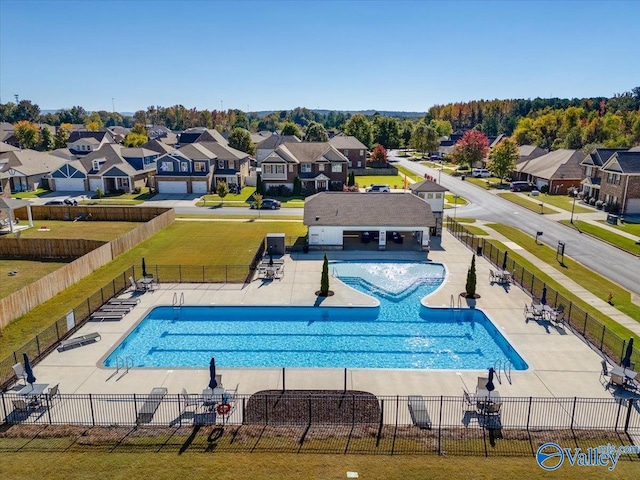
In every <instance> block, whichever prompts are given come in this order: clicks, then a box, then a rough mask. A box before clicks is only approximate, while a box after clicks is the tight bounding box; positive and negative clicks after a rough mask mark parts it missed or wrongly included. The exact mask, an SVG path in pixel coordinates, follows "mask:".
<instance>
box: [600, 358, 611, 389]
mask: <svg viewBox="0 0 640 480" xmlns="http://www.w3.org/2000/svg"><path fill="white" fill-rule="evenodd" d="M600 364H601V365H602V370H601V371H600V383H601V384H602V385H603V386H604V387H605V388H608V387H609V383H610V382H611V378H608V377H610V375H609V366H608V365H607V361H606V360H602V362H600Z"/></svg>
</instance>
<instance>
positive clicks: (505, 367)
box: [493, 358, 513, 385]
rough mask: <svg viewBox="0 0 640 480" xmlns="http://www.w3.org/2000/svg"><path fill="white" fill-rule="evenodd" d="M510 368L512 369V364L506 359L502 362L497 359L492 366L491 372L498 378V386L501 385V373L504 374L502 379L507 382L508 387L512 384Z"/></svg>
mask: <svg viewBox="0 0 640 480" xmlns="http://www.w3.org/2000/svg"><path fill="white" fill-rule="evenodd" d="M511 367H513V364H512V363H511V360H509V359H508V358H505V359H504V360H503V359H501V358H498V359H497V360H496V361H495V363H494V364H493V370H494V371H495V373H496V377H497V378H498V382H500V384H502V373H504V377H505V378H506V379H507V381H508V382H509V385H511V384H512V382H511Z"/></svg>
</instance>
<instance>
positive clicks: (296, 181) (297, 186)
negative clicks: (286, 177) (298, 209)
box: [293, 175, 302, 197]
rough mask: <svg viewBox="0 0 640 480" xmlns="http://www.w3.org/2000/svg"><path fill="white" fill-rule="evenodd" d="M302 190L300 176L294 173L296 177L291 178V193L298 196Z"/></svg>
mask: <svg viewBox="0 0 640 480" xmlns="http://www.w3.org/2000/svg"><path fill="white" fill-rule="evenodd" d="M301 191H302V182H300V177H299V176H298V175H296V178H294V179H293V195H294V196H296V197H297V196H299V195H300V192H301Z"/></svg>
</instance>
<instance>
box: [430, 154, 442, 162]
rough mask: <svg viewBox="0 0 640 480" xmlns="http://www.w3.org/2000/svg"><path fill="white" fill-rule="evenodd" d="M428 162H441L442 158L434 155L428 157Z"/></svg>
mask: <svg viewBox="0 0 640 480" xmlns="http://www.w3.org/2000/svg"><path fill="white" fill-rule="evenodd" d="M429 160H434V161H436V162H437V161H439V160H442V157H441V156H440V155H439V154H437V153H435V154H433V155H429Z"/></svg>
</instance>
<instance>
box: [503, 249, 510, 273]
mask: <svg viewBox="0 0 640 480" xmlns="http://www.w3.org/2000/svg"><path fill="white" fill-rule="evenodd" d="M507 255H509V252H508V251H507V250H505V251H504V258H503V259H502V270H506V269H507Z"/></svg>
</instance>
